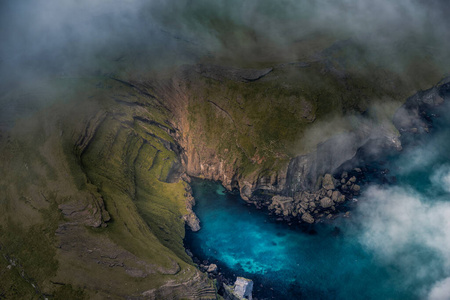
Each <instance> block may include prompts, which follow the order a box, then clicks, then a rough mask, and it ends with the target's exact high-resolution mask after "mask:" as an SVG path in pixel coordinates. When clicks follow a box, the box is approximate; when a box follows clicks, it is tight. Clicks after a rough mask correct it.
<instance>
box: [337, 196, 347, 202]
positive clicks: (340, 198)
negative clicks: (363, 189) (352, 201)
mask: <svg viewBox="0 0 450 300" xmlns="http://www.w3.org/2000/svg"><path fill="white" fill-rule="evenodd" d="M336 202H337V203H343V202H345V196H344V195H340V196H339V198H338V199H337V201H336Z"/></svg>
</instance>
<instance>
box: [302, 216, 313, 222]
mask: <svg viewBox="0 0 450 300" xmlns="http://www.w3.org/2000/svg"><path fill="white" fill-rule="evenodd" d="M302 221H303V222H306V223H308V224H312V223H314V218H313V217H312V216H311V215H310V214H308V213H304V214H303V215H302Z"/></svg>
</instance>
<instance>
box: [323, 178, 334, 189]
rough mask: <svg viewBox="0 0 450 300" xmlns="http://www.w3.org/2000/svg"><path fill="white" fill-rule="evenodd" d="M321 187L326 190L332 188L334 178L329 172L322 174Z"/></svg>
mask: <svg viewBox="0 0 450 300" xmlns="http://www.w3.org/2000/svg"><path fill="white" fill-rule="evenodd" d="M322 187H323V188H324V189H326V190H334V180H333V176H331V174H325V176H323V181H322Z"/></svg>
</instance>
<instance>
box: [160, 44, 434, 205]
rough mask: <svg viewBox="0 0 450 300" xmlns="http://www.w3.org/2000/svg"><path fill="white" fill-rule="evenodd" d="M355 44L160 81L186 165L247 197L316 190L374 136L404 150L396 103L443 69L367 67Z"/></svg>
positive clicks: (200, 68)
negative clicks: (420, 72) (410, 74)
mask: <svg viewBox="0 0 450 300" xmlns="http://www.w3.org/2000/svg"><path fill="white" fill-rule="evenodd" d="M352 47H353V45H352V44H351V42H350V43H340V44H339V47H336V46H334V45H333V46H331V47H330V48H329V49H327V50H326V51H323V52H322V53H321V54H320V55H318V56H315V57H314V59H311V60H310V61H305V62H302V63H291V64H279V65H275V66H272V67H266V68H260V69H242V68H231V67H223V66H217V65H204V64H203V65H196V66H186V67H184V68H183V69H182V70H180V71H179V72H178V73H177V74H176V75H175V76H174V77H173V78H172V79H171V80H167V81H166V82H165V84H160V83H157V86H159V87H158V88H156V89H155V91H156V93H158V94H159V95H161V97H162V98H164V99H166V103H168V104H167V105H168V106H169V107H171V111H172V112H173V113H174V116H175V120H176V121H174V122H173V126H174V127H176V128H177V130H176V140H177V141H178V142H179V143H180V145H181V147H182V148H183V149H184V151H183V155H182V157H183V160H182V162H183V165H184V166H185V169H186V173H187V174H188V175H191V176H195V177H201V178H207V179H212V180H218V181H221V182H222V184H223V185H224V186H225V187H226V188H227V189H229V190H232V189H236V188H237V189H239V191H240V193H241V195H242V197H243V198H244V199H246V200H248V199H249V198H251V197H252V195H254V194H255V192H256V191H258V192H264V193H266V194H268V195H270V194H283V195H290V196H293V195H294V194H295V193H296V192H299V191H308V190H309V191H315V190H317V189H318V186H317V182H318V179H319V178H320V177H321V176H323V175H324V174H326V173H334V172H335V171H336V170H337V169H338V168H339V167H340V166H341V165H342V164H343V163H344V162H346V161H348V160H350V159H351V158H352V157H353V156H354V155H355V153H356V151H357V150H358V149H359V148H360V147H361V146H363V145H364V144H366V143H368V142H369V141H373V140H379V141H380V143H381V144H384V145H385V146H393V147H395V148H398V149H401V145H400V142H399V139H398V137H399V132H398V131H397V129H396V128H395V126H394V124H393V123H392V118H393V115H394V113H395V111H396V110H397V108H398V107H400V106H401V105H402V103H403V102H404V101H405V99H406V98H407V97H408V96H409V95H411V94H413V93H414V92H415V91H416V90H417V89H420V88H423V87H428V86H429V85H431V84H433V82H432V81H437V80H436V78H437V76H439V75H436V74H433V76H430V78H429V81H423V80H422V81H421V82H420V84H418V83H417V82H413V83H411V82H404V81H402V79H401V76H402V74H399V73H394V72H389V71H387V70H381V69H380V68H379V67H378V66H377V65H370V64H368V65H367V63H366V69H364V71H361V70H360V69H359V68H357V67H356V68H354V67H353V66H355V65H358V63H359V60H364V58H361V57H357V58H355V57H352V56H350V55H345V52H346V51H349V52H350V53H351V50H352ZM346 49H347V50H346ZM336 53H339V55H336ZM342 53H344V54H342ZM321 55H323V56H321Z"/></svg>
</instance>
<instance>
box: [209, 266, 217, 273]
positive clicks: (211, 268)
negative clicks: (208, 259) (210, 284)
mask: <svg viewBox="0 0 450 300" xmlns="http://www.w3.org/2000/svg"><path fill="white" fill-rule="evenodd" d="M206 272H208V273H212V274H216V273H217V265H216V264H210V265H209V266H208V269H207V270H206Z"/></svg>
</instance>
